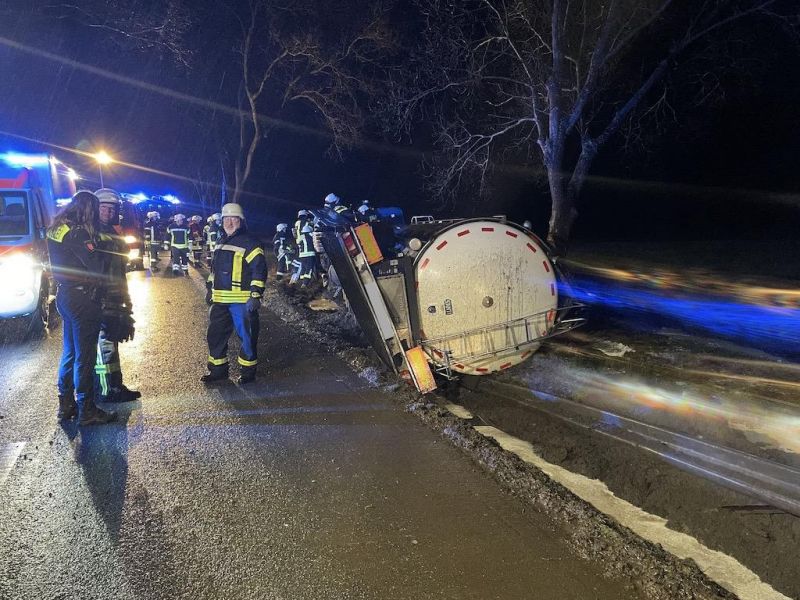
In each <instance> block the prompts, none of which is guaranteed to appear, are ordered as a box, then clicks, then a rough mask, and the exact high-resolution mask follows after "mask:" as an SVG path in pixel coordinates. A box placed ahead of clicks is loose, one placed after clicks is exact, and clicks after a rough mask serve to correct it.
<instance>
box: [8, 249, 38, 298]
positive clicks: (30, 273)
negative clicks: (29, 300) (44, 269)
mask: <svg viewBox="0 0 800 600" xmlns="http://www.w3.org/2000/svg"><path fill="white" fill-rule="evenodd" d="M36 267H37V264H36V261H35V260H33V258H32V257H31V256H29V255H27V254H12V255H11V256H7V257H4V258H2V259H0V287H3V288H4V289H17V290H21V289H24V288H26V287H29V286H30V285H32V284H33V281H34V276H35V275H36Z"/></svg>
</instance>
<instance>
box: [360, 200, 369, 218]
mask: <svg viewBox="0 0 800 600" xmlns="http://www.w3.org/2000/svg"><path fill="white" fill-rule="evenodd" d="M368 210H369V204H367V203H366V202H364V204H362V205H361V206H359V207H358V212H360V213H361V214H362V215H365V214H367V211H368Z"/></svg>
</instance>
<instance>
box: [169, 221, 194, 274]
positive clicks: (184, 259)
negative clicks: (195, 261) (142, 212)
mask: <svg viewBox="0 0 800 600" xmlns="http://www.w3.org/2000/svg"><path fill="white" fill-rule="evenodd" d="M167 234H168V235H169V247H170V256H171V257H172V274H173V275H180V274H181V273H184V274H188V271H189V227H188V226H187V225H186V217H185V216H184V215H182V214H177V215H175V222H174V223H172V224H171V225H169V226H168V227H167Z"/></svg>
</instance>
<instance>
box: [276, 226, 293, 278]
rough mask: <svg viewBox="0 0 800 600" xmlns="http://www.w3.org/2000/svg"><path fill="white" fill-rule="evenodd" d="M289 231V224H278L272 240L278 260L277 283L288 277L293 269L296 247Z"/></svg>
mask: <svg viewBox="0 0 800 600" xmlns="http://www.w3.org/2000/svg"><path fill="white" fill-rule="evenodd" d="M288 229H289V225H288V223H278V226H277V227H276V228H275V236H274V237H273V238H272V249H273V250H274V252H275V256H276V257H277V258H278V271H277V273H276V274H275V277H276V280H277V281H280V280H281V279H283V278H284V277H286V276H287V275H288V274H289V273H290V272H291V269H292V257H293V256H294V254H295V246H294V239H292V237H291V236H290V235H289V231H288Z"/></svg>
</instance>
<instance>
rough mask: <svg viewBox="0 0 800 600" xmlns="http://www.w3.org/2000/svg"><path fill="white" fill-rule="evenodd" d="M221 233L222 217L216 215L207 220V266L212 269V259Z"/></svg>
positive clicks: (204, 235)
mask: <svg viewBox="0 0 800 600" xmlns="http://www.w3.org/2000/svg"><path fill="white" fill-rule="evenodd" d="M220 231H222V215H221V214H219V213H214V214H213V215H211V216H210V217H208V219H206V226H205V227H203V239H204V242H205V250H206V264H207V265H208V268H209V269H210V268H211V257H212V256H213V255H214V248H215V247H216V245H217V239H219V234H220Z"/></svg>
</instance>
